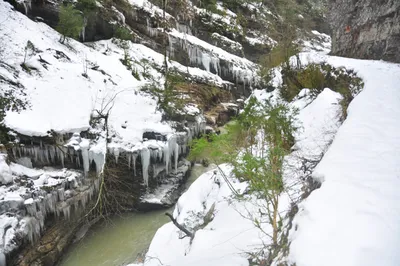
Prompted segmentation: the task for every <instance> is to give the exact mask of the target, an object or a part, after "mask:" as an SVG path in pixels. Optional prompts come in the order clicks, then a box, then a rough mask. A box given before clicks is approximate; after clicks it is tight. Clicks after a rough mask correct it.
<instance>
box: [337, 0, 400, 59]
mask: <svg viewBox="0 0 400 266" xmlns="http://www.w3.org/2000/svg"><path fill="white" fill-rule="evenodd" d="M329 3H330V8H329V10H331V13H330V14H329V20H330V23H331V26H332V27H331V28H332V53H333V54H335V55H340V56H347V57H355V58H362V59H383V60H387V61H392V62H400V45H399V43H400V1H398V0H379V1H376V0H358V1H355V0H353V1H348V0H331V1H330V2H329Z"/></svg>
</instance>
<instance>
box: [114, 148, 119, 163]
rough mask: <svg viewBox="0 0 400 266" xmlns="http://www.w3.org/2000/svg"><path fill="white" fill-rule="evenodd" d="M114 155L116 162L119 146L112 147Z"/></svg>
mask: <svg viewBox="0 0 400 266" xmlns="http://www.w3.org/2000/svg"><path fill="white" fill-rule="evenodd" d="M114 157H115V162H116V163H117V164H118V158H119V148H118V147H115V148H114Z"/></svg>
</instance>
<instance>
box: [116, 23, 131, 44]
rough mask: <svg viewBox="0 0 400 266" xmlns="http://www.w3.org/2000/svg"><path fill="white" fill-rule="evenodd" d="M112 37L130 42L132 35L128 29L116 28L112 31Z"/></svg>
mask: <svg viewBox="0 0 400 266" xmlns="http://www.w3.org/2000/svg"><path fill="white" fill-rule="evenodd" d="M114 37H115V38H118V39H120V40H125V41H131V40H132V33H131V31H130V30H129V29H127V28H125V27H122V26H117V27H116V29H115V31H114Z"/></svg>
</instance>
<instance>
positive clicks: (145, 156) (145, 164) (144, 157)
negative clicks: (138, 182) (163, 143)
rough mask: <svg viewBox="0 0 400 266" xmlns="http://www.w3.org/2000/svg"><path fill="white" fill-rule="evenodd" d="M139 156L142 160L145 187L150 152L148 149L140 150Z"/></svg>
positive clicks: (147, 179) (147, 182)
mask: <svg viewBox="0 0 400 266" xmlns="http://www.w3.org/2000/svg"><path fill="white" fill-rule="evenodd" d="M140 156H141V158H142V172H143V180H144V184H145V185H146V186H148V185H149V165H150V151H149V149H148V148H144V149H142V151H141V153H140Z"/></svg>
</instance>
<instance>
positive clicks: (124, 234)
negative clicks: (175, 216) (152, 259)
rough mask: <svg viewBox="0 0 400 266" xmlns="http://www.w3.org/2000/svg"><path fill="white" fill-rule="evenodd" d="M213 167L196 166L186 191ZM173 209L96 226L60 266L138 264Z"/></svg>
mask: <svg viewBox="0 0 400 266" xmlns="http://www.w3.org/2000/svg"><path fill="white" fill-rule="evenodd" d="M211 169H213V166H209V167H204V166H202V165H200V164H195V165H194V166H193V167H192V171H191V174H190V177H189V178H188V180H187V182H186V184H185V188H186V189H187V188H189V186H190V185H191V184H192V183H193V182H194V181H195V180H196V179H197V178H198V177H199V176H200V175H201V174H203V173H204V172H206V171H208V170H211ZM173 209H174V208H170V209H167V210H157V211H151V212H147V213H126V214H123V215H120V216H115V217H112V218H110V219H107V220H105V221H102V222H99V223H97V224H96V225H94V226H93V227H92V228H90V230H89V231H88V232H87V234H86V235H85V237H84V238H83V239H82V240H81V241H79V242H78V243H76V244H74V245H73V246H72V247H71V248H70V249H69V251H68V253H67V254H66V255H65V256H64V258H63V260H62V262H61V263H60V264H59V266H78V265H79V266H121V265H126V264H128V263H132V262H134V261H136V259H137V258H139V257H141V255H142V254H143V252H145V250H146V249H147V248H148V247H149V245H150V242H151V240H152V238H153V237H154V234H155V233H156V231H157V229H158V228H160V227H161V226H162V225H164V224H165V223H167V222H169V218H168V217H167V216H165V215H164V213H165V212H166V211H168V212H172V211H173Z"/></svg>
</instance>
